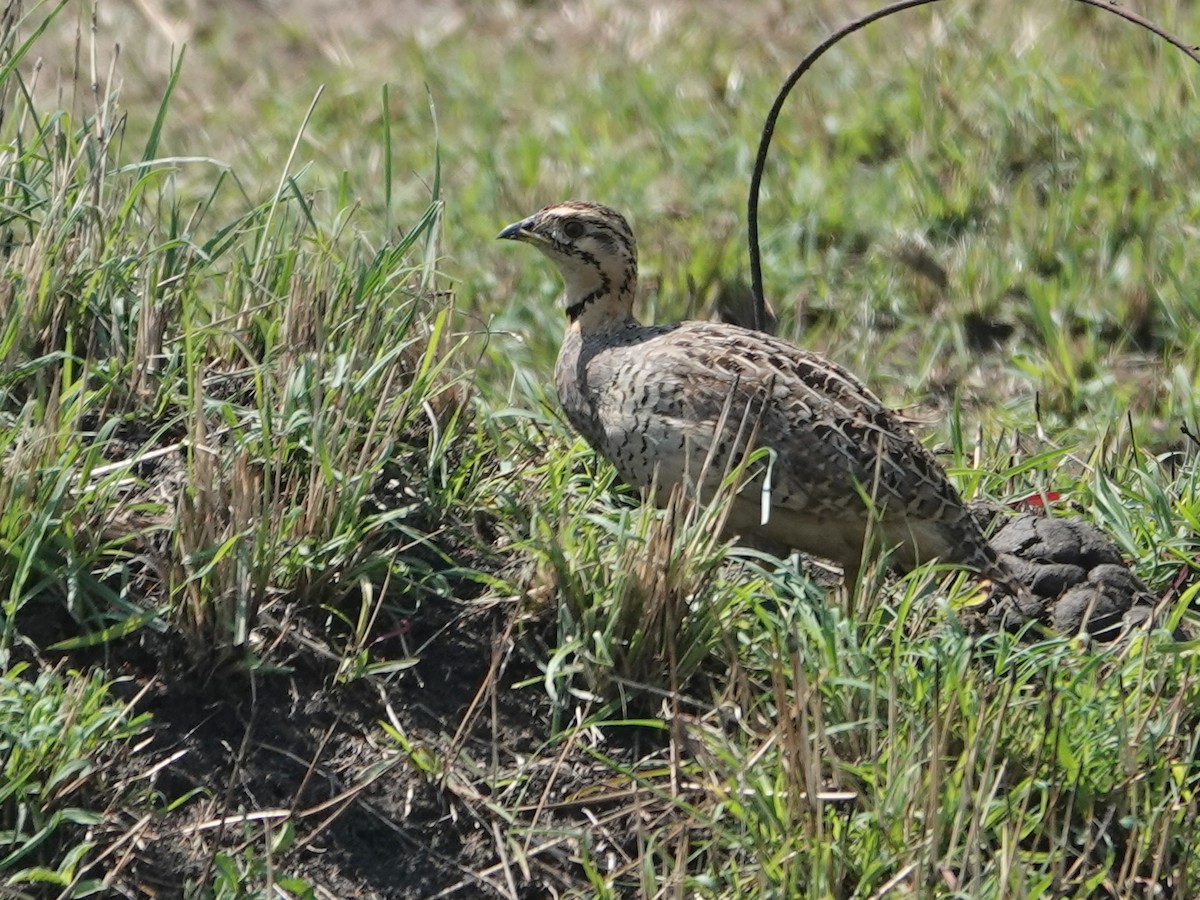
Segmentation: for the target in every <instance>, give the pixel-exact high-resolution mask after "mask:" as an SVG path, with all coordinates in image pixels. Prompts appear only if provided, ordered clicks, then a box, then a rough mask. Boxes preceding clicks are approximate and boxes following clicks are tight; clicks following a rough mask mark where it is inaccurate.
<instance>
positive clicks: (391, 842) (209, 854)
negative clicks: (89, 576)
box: [117, 600, 548, 898]
mask: <svg viewBox="0 0 1200 900" xmlns="http://www.w3.org/2000/svg"><path fill="white" fill-rule="evenodd" d="M508 615H509V611H508V610H507V609H505V608H504V607H503V606H501V605H492V606H488V607H482V608H472V607H470V606H468V605H464V604H462V603H460V602H458V601H454V600H447V601H445V602H443V603H441V604H437V605H435V604H429V605H428V606H427V607H425V608H423V609H422V610H421V615H420V616H419V617H414V619H413V621H412V631H411V634H409V638H410V643H411V645H412V646H417V645H420V644H421V643H422V642H424V641H425V639H426V638H430V639H431V640H430V642H429V643H428V645H427V646H426V647H425V649H424V651H423V652H422V653H421V655H420V660H419V662H417V664H416V665H415V666H413V667H412V668H410V669H407V670H405V671H403V672H401V673H399V674H397V675H393V676H391V677H389V678H370V677H364V678H361V679H358V680H355V681H352V682H349V683H338V682H337V680H336V679H335V677H334V676H335V672H334V670H333V666H332V663H330V665H329V666H328V667H322V666H320V665H314V659H313V658H312V657H311V656H303V657H301V656H297V657H296V658H295V659H293V660H292V665H293V670H292V671H291V672H288V673H271V674H262V673H259V674H256V675H249V674H246V673H245V672H241V673H239V672H237V671H228V670H227V671H225V672H221V673H216V674H209V675H207V676H206V675H204V674H203V673H200V672H196V671H192V672H191V673H190V674H189V676H188V677H184V678H171V679H169V680H163V679H161V678H159V677H157V676H156V675H155V673H154V671H153V668H151V669H150V670H146V669H145V668H144V667H146V666H150V667H153V666H155V665H158V666H160V667H161V666H162V665H163V663H164V660H163V659H162V658H161V657H162V656H163V655H170V654H174V653H178V652H179V651H180V648H179V647H175V646H172V644H173V643H174V642H173V641H170V640H164V639H161V636H154V637H152V638H143V639H142V640H141V641H139V642H138V645H137V647H133V648H130V649H131V651H132V652H131V653H130V654H129V657H130V658H129V660H128V661H127V662H126V664H125V665H124V666H123V668H125V670H126V671H128V670H129V669H130V668H133V669H137V670H142V671H141V672H140V673H138V674H136V675H135V678H134V680H133V682H132V683H131V684H130V685H129V687H128V689H129V690H131V691H133V690H136V689H137V688H138V683H139V682H142V683H144V682H145V681H146V680H150V681H151V682H152V684H153V686H152V688H151V690H150V692H149V693H148V694H146V695H145V697H144V698H143V700H142V701H141V703H140V704H139V708H140V709H141V710H142V711H145V712H149V713H151V714H152V715H153V717H154V731H155V735H156V737H155V740H154V743H153V745H152V748H151V749H150V750H149V751H147V753H143V754H142V755H141V758H140V759H138V760H137V768H139V769H143V770H144V769H146V768H149V765H148V764H147V755H149V756H150V757H153V758H154V760H165V759H171V762H170V764H169V765H167V766H165V767H164V768H162V769H161V770H160V771H159V772H158V773H157V775H156V776H155V785H154V787H155V789H156V790H157V792H158V793H159V794H160V795H161V797H162V798H163V799H164V800H165V801H167V802H170V801H173V800H174V799H176V798H179V797H182V796H184V795H187V794H188V793H189V792H192V791H194V790H195V789H197V788H200V789H201V791H200V793H198V794H196V796H195V797H194V798H193V799H191V800H190V801H188V802H187V803H185V804H184V805H183V806H182V807H181V808H180V809H178V810H177V811H175V812H173V813H170V814H163V815H161V816H160V817H159V818H158V819H157V821H155V822H154V823H153V824H151V825H150V826H149V828H148V829H147V830H146V831H145V832H144V833H143V835H142V848H141V850H140V852H139V853H138V854H137V855H136V857H135V858H134V859H133V860H132V862H131V863H130V865H129V867H128V869H127V870H126V871H125V872H124V873H122V877H121V879H120V882H119V884H118V885H117V887H118V889H119V890H120V891H121V893H122V894H124V895H125V896H131V897H176V896H183V893H184V885H185V883H188V882H190V883H192V884H196V883H203V882H205V881H206V880H208V879H209V878H211V877H212V874H213V872H212V868H211V867H212V863H213V859H214V855H215V854H216V853H217V852H226V853H230V854H231V855H234V854H238V853H240V852H241V851H242V848H245V847H247V846H249V847H251V848H252V849H253V850H254V851H255V852H256V853H257V854H258V855H260V856H261V855H262V854H263V852H264V851H263V846H262V845H263V843H264V841H263V838H262V835H263V828H262V823H261V822H257V823H255V825H254V827H252V828H249V827H247V826H245V825H243V824H242V823H241V822H238V821H234V822H228V823H226V824H225V825H224V826H222V825H220V824H219V820H220V819H221V818H223V817H230V816H234V817H236V816H238V815H240V814H253V813H255V812H258V813H263V814H266V816H267V821H269V822H271V821H273V822H274V824H275V826H276V830H277V829H278V827H279V825H280V824H282V821H283V818H284V817H283V815H282V813H281V812H280V813H278V818H277V819H275V820H272V819H271V818H270V816H271V814H272V811H283V810H287V811H292V812H294V816H293V817H292V819H291V821H292V822H293V824H294V827H295V831H296V840H295V842H294V844H293V846H292V847H291V849H289V850H287V851H286V852H283V853H282V854H280V855H279V856H278V857H277V858H275V859H274V860H273V865H274V867H275V871H276V872H277V873H279V875H280V876H282V875H283V874H287V875H290V876H293V877H299V878H303V879H304V880H305V881H307V882H308V884H309V885H310V886H312V887H313V888H314V889H316V890H317V891H318V893H317V896H324V897H380V898H425V897H433V896H436V895H439V894H441V893H442V892H447V895H455V896H462V897H489V896H500V894H499V893H497V892H496V891H495V890H493V889H492V888H491V887H490V885H489V884H488V882H487V880H486V879H481V878H480V877H479V876H478V875H476V874H475V873H477V872H480V871H486V870H487V869H488V867H489V866H492V865H493V864H494V863H495V862H496V860H497V856H496V851H495V842H494V839H493V837H492V834H491V833H490V831H489V830H488V829H487V828H486V827H485V826H486V825H487V824H488V823H486V822H481V821H480V820H479V818H478V814H477V807H474V808H467V807H466V806H465V805H463V804H460V803H458V802H457V801H456V798H455V794H454V791H453V790H451V789H448V788H446V787H443V786H441V785H439V784H438V783H437V782H436V781H435V780H434V779H433V778H431V777H429V776H428V775H426V774H425V773H423V772H421V771H420V770H419V769H418V768H417V767H416V766H415V765H413V764H412V762H411V761H410V759H409V758H408V756H407V754H405V753H404V752H403V750H402V749H401V747H399V746H398V745H397V744H396V743H395V742H394V741H392V740H391V739H389V738H388V737H387V735H386V734H385V732H384V730H383V728H382V727H381V725H380V723H381V722H386V721H389V719H391V720H392V721H393V722H394V724H396V725H398V726H399V727H400V728H401V729H402V731H403V733H404V734H405V735H407V736H408V738H409V739H410V740H412V741H413V743H414V744H417V745H420V746H423V747H427V748H429V749H430V751H431V752H432V753H433V754H434V755H435V756H440V755H441V754H442V753H446V752H449V750H450V747H451V743H452V740H453V738H454V736H455V734H456V732H457V731H458V729H459V727H460V725H461V723H462V720H463V716H464V713H465V712H466V711H467V710H468V708H469V707H470V706H471V704H472V700H473V699H474V698H475V696H476V693H477V692H478V691H479V690H480V688H481V686H483V685H485V684H488V683H490V684H494V685H495V687H496V690H495V703H494V705H493V704H492V702H491V701H490V699H489V701H488V702H487V703H486V704H484V706H483V710H484V714H482V715H479V716H478V717H477V718H476V720H475V721H476V726H475V727H474V728H472V729H471V730H470V733H469V734H468V735H466V736H464V738H463V739H462V740H461V741H460V744H461V743H462V741H465V744H466V752H467V753H469V754H470V755H472V756H479V755H481V754H480V752H479V748H480V747H488V748H490V747H492V746H495V747H498V748H501V749H500V752H501V753H502V754H511V753H519V752H522V751H525V752H528V750H529V749H531V748H532V747H535V746H536V745H537V744H538V743H539V742H540V741H541V740H543V739H544V737H545V734H546V731H547V724H546V723H547V722H548V713H547V709H546V698H545V693H544V692H543V691H540V690H536V689H529V690H514V689H512V684H513V682H514V681H515V680H518V679H519V678H527V677H529V676H530V674H531V673H532V671H533V669H532V668H531V666H530V665H529V664H528V663H527V662H525V661H523V660H522V659H521V656H520V651H519V650H514V647H513V645H512V640H511V637H506V635H507V634H508V633H509V632H510V629H509V628H508ZM155 642H157V645H158V646H150V645H152V644H154V643H155ZM492 648H499V649H500V650H501V651H506V652H508V654H509V660H508V664H507V666H505V667H504V670H503V671H502V672H501V673H500V677H499V678H497V679H496V680H495V681H491V680H490V677H489V672H490V670H491V667H492ZM493 712H494V714H495V718H494V720H493V718H492V715H493ZM173 757H174V758H173ZM385 761H390V762H391V763H392V764H391V765H390V766H386V768H385V771H383V773H382V774H379V772H378V769H379V767H380V765H381V762H385ZM235 858H237V857H236V856H235ZM521 896H524V897H541V896H548V894H546V893H545V892H544V891H542V890H540V889H539V888H538V886H537V885H536V884H529V885H526V886H524V887H523V888H522V892H521Z"/></svg>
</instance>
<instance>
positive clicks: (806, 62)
mask: <svg viewBox="0 0 1200 900" xmlns="http://www.w3.org/2000/svg"><path fill="white" fill-rule="evenodd" d="M937 2H938V0H899V2H896V3H890V4H888V5H887V6H883V7H880V8H879V9H877V10H874V11H873V12H870V13H867V14H866V15H864V16H860V17H859V18H857V19H854V20H853V21H851V22H849V23H847V24H846V25H843V26H842V27H841V28H839V29H838V30H837V31H835V32H833V33H832V34H830V35H829V36H828V37H827V38H825V40H823V41H821V43H820V44H818V45H817V46H816V47H814V48H813V49H812V50H811V51H809V53H808V55H807V56H805V57H804V59H802V60H801V61H800V65H798V66H796V68H795V69H793V70H792V74H791V75H789V76H788V78H787V81H785V82H784V83H783V87H781V88H780V89H779V93H778V95H776V97H775V102H774V103H773V104H772V105H771V111H770V112H769V113H767V119H766V122H764V123H763V130H762V137H761V139H760V140H759V142H758V156H757V157H755V160H754V171H753V172H752V173H751V175H750V199H749V203H748V206H747V210H746V226H747V232H748V237H749V241H750V287H751V290H752V291H753V292H754V327H755V328H757V329H760V330H761V329H762V327H763V324H764V323H765V322H766V299H765V298H764V296H763V283H762V255H761V253H760V251H759V246H758V194H759V189H760V188H761V187H762V176H763V170H764V169H765V168H766V164H767V151H768V150H769V149H770V147H771V138H772V136H773V135H774V134H775V123H776V122H777V121H778V120H779V113H780V112H781V111H782V110H783V104H784V101H786V100H787V98H788V94H790V93H791V92H792V88H794V87H795V86H796V85H797V84H798V83H799V81H800V79H801V78H803V77H804V73H805V72H807V71H808V70H809V69H811V68H812V66H813V64H814V63H815V62H816V61H817V60H818V59H820V58H821V57H822V56H823V55H824V54H825V51H826V50H828V49H829V48H830V47H832V46H833V45H834V44H836V43H837V42H838V41H840V40H841V39H842V38H844V37H847V36H848V35H851V34H853V33H854V32H856V31H858V30H859V29H860V28H865V27H866V26H868V25H870V24H871V23H872V22H877V21H879V20H880V19H883V18H886V17H887V16H890V15H892V14H893V13H898V12H903V11H904V10H906V9H912V8H913V7H915V6H925V5H927V4H929V3H937ZM1075 2H1076V3H1083V4H1085V5H1087V6H1094V7H1096V8H1097V9H1102V10H1104V11H1105V12H1110V13H1113V14H1114V15H1116V16H1120V17H1121V18H1122V19H1124V20H1125V21H1127V22H1132V23H1133V24H1134V25H1138V26H1140V27H1142V28H1144V29H1146V30H1147V31H1149V32H1151V33H1152V34H1154V35H1156V36H1157V37H1159V38H1162V39H1163V40H1164V41H1166V42H1167V43H1168V44H1171V45H1172V46H1174V47H1177V48H1178V49H1180V50H1182V51H1183V52H1184V53H1185V54H1187V56H1188V57H1190V58H1191V59H1192V60H1193V61H1194V62H1195V63H1196V64H1198V65H1200V47H1197V46H1195V45H1193V44H1188V43H1185V42H1184V41H1182V40H1181V39H1180V38H1178V37H1176V36H1175V35H1173V34H1171V33H1170V32H1169V31H1167V30H1165V29H1163V28H1161V27H1159V26H1158V25H1156V24H1154V23H1153V22H1151V21H1150V20H1149V19H1146V18H1143V17H1142V16H1139V15H1138V14H1137V13H1134V12H1130V11H1129V10H1127V9H1125V8H1124V7H1121V6H1117V5H1116V4H1115V3H1111V2H1108V0H1075Z"/></svg>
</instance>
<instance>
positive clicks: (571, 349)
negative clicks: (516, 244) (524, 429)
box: [499, 201, 1012, 586]
mask: <svg viewBox="0 0 1200 900" xmlns="http://www.w3.org/2000/svg"><path fill="white" fill-rule="evenodd" d="M499 237H501V238H507V239H510V240H516V241H522V242H524V243H527V244H532V245H533V246H534V247H537V248H538V249H539V250H541V251H542V253H544V254H545V255H546V256H548V257H549V258H550V259H551V261H552V262H553V263H554V264H555V265H556V266H557V267H558V270H559V272H560V273H561V275H562V278H563V281H564V282H565V285H566V294H565V298H564V303H565V308H566V314H567V319H568V321H569V325H568V328H567V333H566V337H565V339H564V341H563V345H562V350H561V351H560V353H559V356H558V364H557V366H556V368H555V384H556V386H557V389H558V396H559V400H560V402H561V403H562V407H563V410H564V411H565V412H566V415H567V418H568V419H569V420H570V422H571V424H572V425H573V426H574V427H575V428H576V429H577V430H578V431H579V433H580V434H581V435H583V437H584V438H585V439H586V440H587V442H588V443H589V444H591V446H592V447H593V448H594V449H595V450H596V451H597V452H599V453H600V454H601V455H603V456H604V457H606V458H607V459H609V460H611V461H612V463H613V465H615V466H616V468H617V471H618V472H619V473H620V475H621V477H622V478H624V479H625V480H626V481H627V482H628V483H629V484H631V485H633V486H635V487H638V488H641V489H643V490H644V491H645V490H648V489H652V488H653V489H654V490H655V492H656V496H654V497H652V498H651V499H652V500H653V501H654V502H656V503H658V504H660V505H661V504H663V503H664V502H665V501H666V499H667V497H668V496H669V495H670V491H671V489H672V487H673V486H674V485H676V484H677V483H683V484H685V485H688V486H690V487H692V488H694V489H697V490H698V491H699V494H700V496H701V497H711V496H712V494H713V492H714V491H715V489H716V487H717V486H718V485H719V484H720V482H721V479H722V478H723V477H724V476H725V474H726V473H727V472H728V471H729V467H730V466H737V465H738V464H739V463H740V462H741V460H742V459H743V457H744V456H745V454H746V453H747V451H748V450H749V449H752V448H753V447H755V446H756V447H766V448H769V449H770V451H771V453H770V454H769V457H770V459H769V462H763V461H762V460H761V459H760V460H759V461H758V462H757V463H756V464H755V465H754V466H753V467H752V468H751V469H750V470H748V472H747V473H746V477H745V481H744V483H743V487H742V489H741V491H740V492H739V493H738V494H736V495H735V496H734V498H733V500H732V502H731V507H730V509H729V514H728V518H727V520H726V530H727V532H728V533H730V534H732V535H737V536H738V538H739V539H740V540H742V541H743V542H745V543H747V544H750V545H753V546H757V547H759V548H760V549H767V550H771V551H773V552H776V553H778V554H780V555H786V553H787V552H788V551H790V550H800V551H804V552H806V553H810V554H813V555H816V556H822V557H825V558H827V559H830V560H833V561H835V562H837V563H840V564H841V565H842V566H843V567H844V569H845V571H846V580H847V582H848V584H849V583H851V580H852V579H854V578H855V577H856V576H857V573H858V569H859V566H860V564H861V562H862V560H863V554H864V545H865V544H866V542H867V540H868V537H869V536H873V537H872V540H873V541H879V542H880V543H882V544H883V545H886V546H887V547H888V549H890V550H891V551H892V553H891V555H890V557H889V558H890V561H891V563H892V564H893V565H895V566H897V567H898V568H901V569H909V568H911V567H912V566H914V565H916V564H917V563H919V562H923V561H926V560H930V559H934V558H938V559H941V560H943V561H945V562H949V563H955V564H958V565H962V566H964V567H967V568H969V569H972V570H974V571H975V572H977V573H979V574H980V575H983V576H985V577H990V578H993V579H994V580H996V581H998V582H1000V583H1002V584H1005V585H1006V586H1011V585H1012V581H1011V576H1009V575H1008V573H1007V571H1006V570H1005V569H1004V568H1003V566H1002V564H1001V563H1000V562H999V560H998V559H997V556H996V553H995V551H993V549H992V548H991V546H990V545H989V544H988V541H987V538H986V537H985V535H984V534H983V532H982V530H981V528H980V526H979V524H978V523H977V522H976V520H975V518H974V517H973V516H972V515H971V513H970V512H969V511H968V509H967V508H966V506H965V505H964V504H963V501H962V498H961V497H960V496H959V494H958V492H957V491H956V490H955V489H954V486H953V485H952V484H951V483H950V481H949V480H948V479H947V477H946V474H945V473H944V472H943V471H942V468H941V467H940V466H939V465H938V464H937V462H936V460H934V458H933V456H932V454H930V452H929V451H928V450H927V449H925V447H924V446H922V445H921V444H920V443H919V442H918V441H917V439H916V438H915V437H914V436H913V434H912V432H910V431H909V429H908V428H907V426H906V425H905V424H904V423H903V422H902V421H901V419H900V417H899V416H898V415H897V414H896V413H894V412H893V411H892V410H890V409H888V408H887V407H885V406H884V405H883V404H882V403H881V402H880V401H879V399H878V398H876V397H875V395H874V394H872V393H871V392H870V391H869V390H867V388H866V387H865V386H864V385H863V384H862V383H861V382H860V381H859V380H858V379H857V378H855V377H854V376H853V375H851V374H850V373H849V372H847V371H846V370H845V369H843V368H842V367H841V366H839V365H837V364H836V363H833V362H830V361H829V360H827V359H823V358H822V357H820V356H818V355H817V354H815V353H810V352H809V351H807V350H803V349H801V348H799V347H796V346H794V345H793V344H790V343H788V342H787V341H784V340H781V339H779V338H775V337H772V336H771V335H768V334H764V333H762V332H758V331H752V330H749V329H746V328H741V327H738V326H736V325H729V324H724V323H719V322H701V321H691V322H679V323H676V324H673V325H643V324H641V323H640V322H638V320H637V319H636V318H634V315H633V302H634V294H635V293H636V290H637V277H638V268H637V245H636V243H635V241H634V237H633V232H632V230H630V227H629V224H628V223H627V222H626V221H625V218H624V217H623V216H621V215H620V213H617V212H616V211H614V210H612V209H609V208H608V207H606V206H603V205H601V204H599V203H590V202H584V201H568V202H565V203H559V204H555V205H553V206H547V207H546V208H545V209H542V210H540V211H539V212H536V213H534V214H533V215H531V216H529V217H528V218H526V219H522V220H521V221H519V222H515V223H513V224H512V225H509V226H508V227H507V228H505V229H504V230H503V231H501V232H500V234H499ZM752 442H753V443H752ZM766 479H769V481H768V482H767V483H766V488H767V490H768V495H769V502H767V503H764V502H763V500H762V496H763V490H764V480H766Z"/></svg>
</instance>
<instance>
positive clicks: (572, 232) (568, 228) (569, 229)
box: [563, 219, 583, 240]
mask: <svg viewBox="0 0 1200 900" xmlns="http://www.w3.org/2000/svg"><path fill="white" fill-rule="evenodd" d="M563 234H564V235H566V236H567V237H569V238H570V239H571V240H575V238H579V237H583V223H582V222H576V221H575V220H573V219H572V220H571V221H570V222H565V223H563Z"/></svg>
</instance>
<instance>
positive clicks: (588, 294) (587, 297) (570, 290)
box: [566, 271, 637, 333]
mask: <svg viewBox="0 0 1200 900" xmlns="http://www.w3.org/2000/svg"><path fill="white" fill-rule="evenodd" d="M593 274H594V275H595V277H594V278H591V279H588V280H587V281H586V282H585V283H582V284H580V283H576V284H568V285H567V302H566V308H567V318H568V319H569V320H570V321H571V325H572V327H573V328H577V329H578V330H579V331H581V332H584V333H586V332H590V331H606V330H609V329H611V328H616V327H620V326H622V325H625V324H627V323H629V322H632V321H633V299H634V295H635V294H636V293H637V272H636V271H632V272H631V271H622V272H612V273H601V272H595V273H593Z"/></svg>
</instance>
